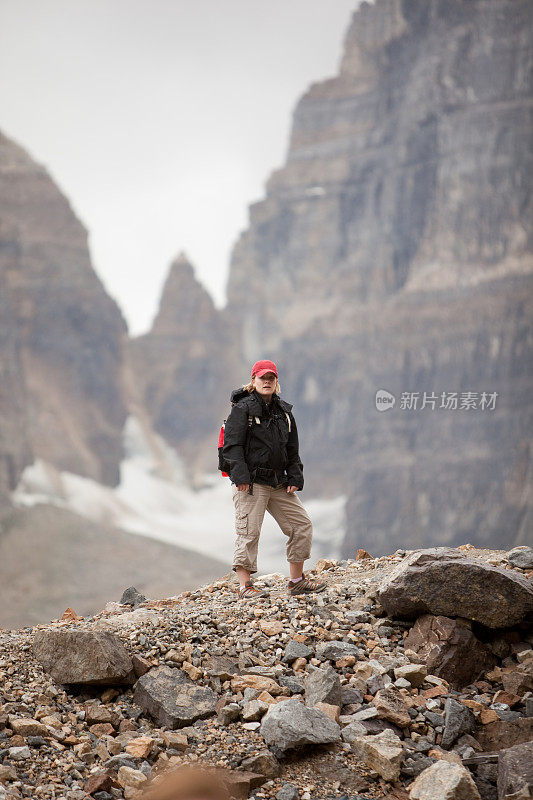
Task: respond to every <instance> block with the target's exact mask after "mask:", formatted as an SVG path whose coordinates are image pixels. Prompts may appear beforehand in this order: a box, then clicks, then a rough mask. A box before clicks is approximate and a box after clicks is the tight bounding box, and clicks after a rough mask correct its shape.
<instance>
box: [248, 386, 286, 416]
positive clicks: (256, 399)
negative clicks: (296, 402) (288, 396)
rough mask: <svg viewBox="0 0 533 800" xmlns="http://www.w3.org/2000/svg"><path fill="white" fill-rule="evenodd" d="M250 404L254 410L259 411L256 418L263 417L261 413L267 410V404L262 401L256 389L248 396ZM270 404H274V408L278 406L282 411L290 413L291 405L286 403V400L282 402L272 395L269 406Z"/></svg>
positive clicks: (279, 398)
mask: <svg viewBox="0 0 533 800" xmlns="http://www.w3.org/2000/svg"><path fill="white" fill-rule="evenodd" d="M250 402H251V404H253V405H254V407H255V408H257V409H260V412H259V413H258V416H263V413H264V412H265V411H267V410H269V406H268V404H267V403H266V401H265V400H263V398H262V397H261V395H260V394H259V392H258V391H257V390H256V389H254V390H253V392H252V393H251V394H250ZM272 404H274V407H275V406H276V405H280V406H281V408H282V409H283V410H284V411H290V410H291V408H292V403H287V401H286V400H282V398H281V397H279V396H278V395H274V397H273V398H272V401H271V406H272ZM256 413H257V412H256Z"/></svg>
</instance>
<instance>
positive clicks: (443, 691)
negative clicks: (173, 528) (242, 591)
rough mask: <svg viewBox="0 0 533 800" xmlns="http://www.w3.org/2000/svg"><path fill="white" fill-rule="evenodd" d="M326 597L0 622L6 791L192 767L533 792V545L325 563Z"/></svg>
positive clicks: (472, 795)
mask: <svg viewBox="0 0 533 800" xmlns="http://www.w3.org/2000/svg"><path fill="white" fill-rule="evenodd" d="M311 572H314V573H317V574H320V577H321V579H323V580H324V581H325V582H326V583H327V589H326V590H325V592H323V593H321V594H316V595H312V596H302V597H289V596H287V594H286V588H285V586H286V584H285V579H284V578H283V576H282V575H280V574H273V575H270V576H266V577H263V578H262V579H261V580H258V581H257V583H261V584H263V585H264V586H266V587H267V588H268V589H269V591H270V596H269V597H268V598H265V599H261V600H257V601H256V603H255V604H254V605H249V604H247V603H245V602H243V601H240V602H239V601H237V599H236V594H235V588H236V587H235V583H234V576H233V574H230V575H228V576H225V577H224V578H222V579H220V580H218V581H216V582H215V583H213V584H210V585H208V586H207V587H202V588H201V589H198V590H197V591H194V592H184V593H183V594H181V595H179V596H178V597H175V598H170V599H168V600H162V601H154V602H150V601H146V600H145V601H143V598H142V597H139V596H138V595H136V593H135V592H134V591H131V592H129V594H126V596H125V597H123V598H121V601H122V604H120V603H115V602H110V603H108V605H107V606H106V608H105V609H104V610H103V611H102V612H101V613H100V614H97V615H95V616H94V617H90V618H87V619H82V618H79V617H78V616H77V615H76V613H75V611H73V610H72V609H68V610H67V611H66V612H65V615H64V618H63V619H61V620H54V621H52V622H51V623H50V624H49V625H38V626H36V627H34V628H23V629H20V630H10V631H3V630H0V798H1V800H4V798H15V797H16V798H18V797H30V798H36V799H37V798H43V800H44V799H45V798H51V799H52V800H59V798H61V800H82V798H89V797H93V798H95V800H112V798H127V799H128V800H129V799H131V800H135V798H140V797H141V796H142V793H143V791H144V789H145V788H146V787H147V786H148V785H149V784H150V781H154V780H157V777H158V775H160V774H161V773H163V772H164V771H166V770H168V769H171V768H173V767H175V766H177V765H179V764H182V763H184V762H202V763H206V764H210V765H212V766H215V767H217V768H218V769H219V770H220V774H221V776H222V777H223V778H224V779H225V780H226V781H227V783H228V785H229V786H230V787H231V792H232V794H233V796H234V797H235V798H248V797H253V798H257V800H260V798H261V799H263V798H264V800H267V799H268V798H277V799H278V800H296V799H297V798H299V800H320V799H321V798H341V797H345V798H349V799H350V800H353V798H359V799H361V798H378V797H386V798H396V800H407V798H413V800H458V798H461V800H479V798H483V800H502V798H511V797H512V798H517V799H518V798H525V797H530V796H531V791H532V788H531V787H532V785H533V776H532V775H531V769H532V768H531V764H532V763H533V758H532V756H533V649H532V645H533V629H532V627H531V612H532V609H533V581H532V577H533V550H532V549H531V548H516V549H515V550H514V551H510V552H509V553H505V552H503V551H493V550H491V551H489V550H477V549H474V548H472V547H471V546H470V545H463V546H462V547H460V548H458V549H449V548H438V549H432V550H418V551H409V552H406V551H401V550H398V551H396V553H394V554H393V555H389V556H383V557H380V558H375V559H374V558H372V557H368V554H365V553H364V552H359V553H358V556H357V559H348V560H345V561H340V562H337V561H328V560H323V559H322V560H320V561H319V562H317V564H316V565H315V568H314V570H312V571H311Z"/></svg>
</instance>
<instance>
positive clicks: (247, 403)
mask: <svg viewBox="0 0 533 800" xmlns="http://www.w3.org/2000/svg"><path fill="white" fill-rule="evenodd" d="M231 400H232V402H233V404H234V405H233V408H232V409H231V413H230V415H229V417H228V419H227V420H226V425H225V428H224V445H223V447H222V457H223V459H224V460H225V462H226V464H227V471H228V474H229V476H230V479H231V482H232V483H233V484H234V486H233V502H234V504H235V527H236V534H237V539H236V543H235V553H234V556H233V569H234V571H235V572H236V573H237V576H238V578H239V584H240V589H239V598H245V599H251V598H254V597H259V596H261V597H264V596H265V595H266V592H264V591H260V590H259V589H256V588H255V587H254V585H253V583H252V581H251V580H250V576H251V574H252V573H254V572H257V547H258V543H259V534H260V532H261V525H262V524H263V519H264V516H265V511H269V512H270V514H272V516H273V517H274V519H275V520H276V522H277V523H278V525H279V526H280V528H281V530H282V531H283V533H284V534H285V535H286V536H287V537H288V541H287V561H288V562H289V567H290V580H289V583H288V586H287V589H288V592H289V594H292V595H296V594H304V593H309V592H319V591H322V590H323V589H325V587H326V584H325V583H319V582H318V581H313V580H310V579H309V578H307V577H306V575H305V574H304V572H303V563H304V561H305V559H307V558H309V556H310V554H311V540H312V536H313V525H312V522H311V520H310V519H309V516H308V515H307V512H306V510H305V508H304V507H303V505H302V502H301V500H300V499H299V497H298V496H297V495H296V494H295V492H296V491H301V490H302V489H303V485H304V478H303V464H302V462H301V460H300V456H299V453H298V431H297V428H296V422H295V420H294V416H293V414H292V411H291V409H292V405H291V404H290V403H287V402H286V401H285V400H282V399H281V397H280V385H279V381H278V370H277V367H276V365H275V364H274V362H273V361H268V360H263V361H257V362H256V363H255V364H254V365H253V367H252V374H251V382H250V383H249V384H247V385H246V386H243V387H242V388H241V389H237V390H235V391H234V392H232V396H231Z"/></svg>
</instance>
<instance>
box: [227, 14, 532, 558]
mask: <svg viewBox="0 0 533 800" xmlns="http://www.w3.org/2000/svg"><path fill="white" fill-rule="evenodd" d="M530 10H531V5H530V3H528V2H525V1H524V0H498V2H490V3H486V2H481V1H478V0H473V1H472V2H469V3H464V2H459V0H448V1H447V2H445V3H444V2H435V3H427V2H425V0H376V2H375V3H374V4H373V5H369V4H367V3H363V4H362V5H361V6H360V8H359V9H358V11H357V12H355V13H354V15H353V18H352V22H351V25H350V27H349V30H348V33H347V35H346V39H345V46H344V53H343V57H342V61H341V66H340V71H339V74H338V75H337V76H335V77H333V78H331V79H329V80H326V81H322V82H320V83H317V84H313V85H312V86H311V87H310V88H309V90H308V91H307V92H306V93H305V94H304V96H303V97H302V98H301V100H300V101H299V102H298V104H297V106H296V109H295V112H294V118H293V127H292V133H291V138H290V145H289V150H288V156H287V160H286V164H285V165H284V166H283V167H282V168H281V169H280V170H277V171H276V172H274V173H273V175H272V176H271V177H270V179H269V180H268V183H267V187H266V197H265V198H264V199H263V200H261V201H260V202H257V203H254V204H253V205H252V206H251V207H250V223H249V226H248V228H247V230H246V231H245V232H244V233H243V234H242V235H241V237H240V239H239V241H238V242H237V244H236V246H235V249H234V253H233V257H232V262H231V271H230V276H229V282H228V307H227V312H228V313H229V314H230V316H231V317H232V318H234V319H236V320H238V323H239V328H240V349H241V352H242V354H243V363H247V362H253V361H254V360H255V359H256V358H259V357H267V356H268V357H269V358H272V359H274V360H275V361H276V362H277V363H278V365H279V368H280V370H281V375H280V377H281V383H282V387H283V389H284V391H286V392H287V396H288V397H289V399H290V400H291V402H293V403H294V404H295V413H296V415H297V419H298V420H299V428H300V430H301V439H302V457H303V461H304V464H305V467H306V476H307V478H306V480H307V482H306V487H307V489H308V490H310V491H311V492H312V493H330V494H333V493H334V492H339V491H342V492H346V493H347V495H348V504H347V520H348V531H347V537H346V542H345V552H349V551H350V549H351V548H352V547H353V546H360V547H364V548H368V549H370V550H372V551H374V552H379V553H384V552H387V550H388V549H389V548H390V542H391V541H395V542H397V543H401V545H402V546H409V547H415V546H420V544H421V543H424V544H431V543H439V544H442V543H450V544H454V543H457V542H459V541H462V540H464V539H465V538H468V539H470V540H471V541H472V542H475V543H479V544H481V543H484V544H486V545H496V544H497V543H500V545H501V543H503V542H505V541H506V542H516V543H523V542H525V541H526V537H528V536H530V532H531V500H532V486H533V482H532V467H531V438H530V437H531V399H530V398H531V394H532V393H531V389H532V387H531V381H530V378H528V370H527V364H528V362H529V363H530V361H531V336H530V320H531V318H532V311H533V293H532V286H533V282H532V279H531V277H532V271H533V258H532V246H531V245H532V237H531V219H532V208H531V205H532V192H531V180H532V178H531V176H532V172H531V140H530V136H529V132H530V130H531V110H532V102H531V98H532V92H531V70H530V65H531V54H532V43H531V25H530V24H529V23H528V21H529V18H530ZM259 310H261V312H262V313H259ZM380 389H385V390H388V391H389V392H390V393H392V394H394V395H395V397H396V404H395V406H394V407H393V408H391V409H389V410H388V411H387V412H385V413H379V412H378V411H377V409H376V402H375V395H376V392H377V391H378V390H380ZM424 392H425V393H427V394H426V404H425V407H424V408H421V406H422V405H423V402H424ZM403 393H406V397H407V398H409V396H410V393H419V395H420V396H419V398H418V401H417V403H418V406H417V407H416V408H413V407H410V405H409V401H408V400H407V404H404V403H402V402H401V400H402V396H403ZM443 393H444V395H445V399H444V401H443ZM451 393H457V400H458V406H457V409H454V408H453V407H451V408H450V407H446V403H447V398H448V395H449V394H451ZM469 393H472V394H469ZM482 393H485V399H486V397H488V396H489V395H493V400H494V401H495V402H494V407H490V406H485V407H482V406H483V399H482ZM433 395H434V396H435V399H434V400H433V404H432V403H431V402H427V401H428V400H429V401H431V398H432V397H433ZM443 403H444V405H442V404H443ZM462 406H463V407H462Z"/></svg>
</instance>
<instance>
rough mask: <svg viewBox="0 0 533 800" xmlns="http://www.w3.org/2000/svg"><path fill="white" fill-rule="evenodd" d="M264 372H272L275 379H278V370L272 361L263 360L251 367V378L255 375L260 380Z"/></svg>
mask: <svg viewBox="0 0 533 800" xmlns="http://www.w3.org/2000/svg"><path fill="white" fill-rule="evenodd" d="M266 372H273V373H274V375H275V376H276V378H277V377H278V368H277V367H276V365H275V364H274V362H273V361H268V360H266V359H264V360H263V361H256V362H255V364H254V365H253V367H252V378H253V376H254V375H257V377H258V378H260V377H261V376H262V375H264V374H265V373H266Z"/></svg>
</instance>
